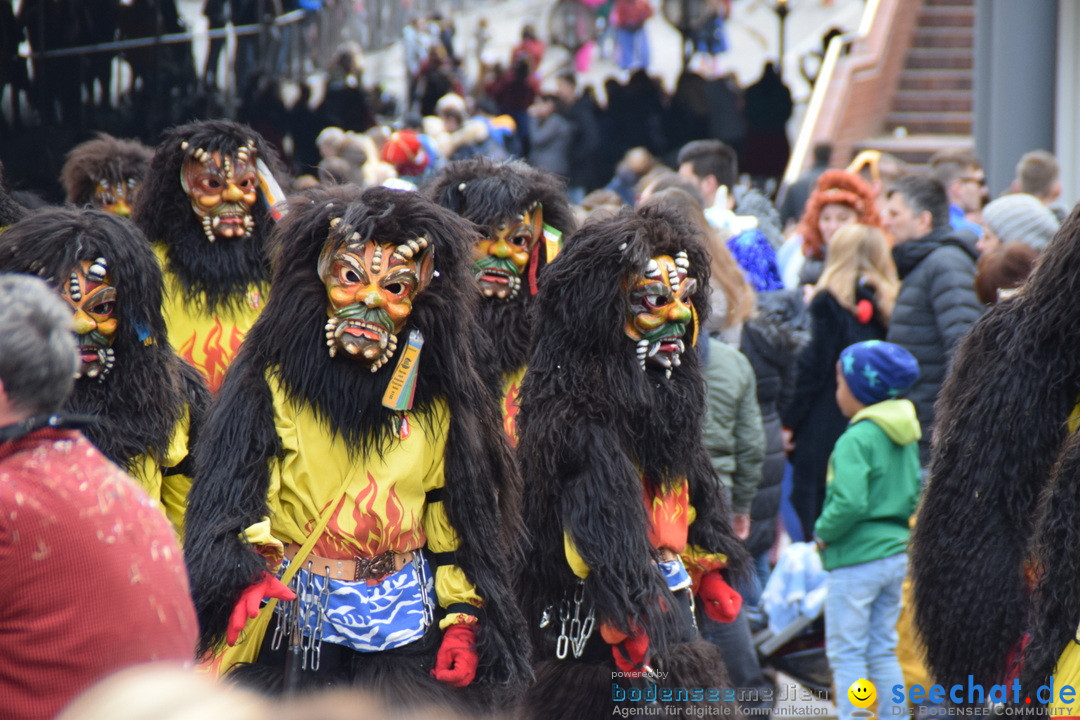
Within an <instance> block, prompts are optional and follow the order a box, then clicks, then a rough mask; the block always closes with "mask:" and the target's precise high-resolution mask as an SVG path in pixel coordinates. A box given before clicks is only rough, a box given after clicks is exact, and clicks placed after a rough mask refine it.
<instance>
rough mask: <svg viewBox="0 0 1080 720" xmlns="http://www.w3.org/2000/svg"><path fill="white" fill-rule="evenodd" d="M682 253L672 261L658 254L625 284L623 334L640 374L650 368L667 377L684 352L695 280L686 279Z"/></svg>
mask: <svg viewBox="0 0 1080 720" xmlns="http://www.w3.org/2000/svg"><path fill="white" fill-rule="evenodd" d="M689 269H690V262H689V259H688V258H687V255H686V253H685V252H679V253H677V254H676V255H675V257H674V258H672V257H671V256H670V255H660V256H658V257H654V258H652V259H650V260H649V262H648V265H647V266H646V268H645V272H644V274H642V275H638V276H635V277H632V278H631V279H630V280H629V282H628V285H627V291H628V293H627V311H626V326H625V332H626V335H627V337H629V338H630V339H631V340H633V341H634V345H635V350H636V353H637V361H638V364H639V365H640V366H641V369H642V371H645V370H646V369H647V368H648V367H649V366H650V365H652V366H655V367H659V368H662V369H663V370H664V374H665V375H666V376H667V377H671V371H672V369H673V368H677V367H679V365H680V364H681V363H682V355H683V353H684V352H686V341H685V336H686V331H687V329H688V328H689V327H690V324H691V323H692V322H693V317H694V314H693V309H692V305H691V301H690V296H691V295H693V293H694V290H695V288H696V287H697V281H696V280H695V279H694V278H692V277H689Z"/></svg>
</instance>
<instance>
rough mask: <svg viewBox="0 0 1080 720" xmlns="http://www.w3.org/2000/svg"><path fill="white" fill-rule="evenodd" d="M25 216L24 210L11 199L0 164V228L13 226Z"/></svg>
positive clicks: (2, 166)
mask: <svg viewBox="0 0 1080 720" xmlns="http://www.w3.org/2000/svg"><path fill="white" fill-rule="evenodd" d="M27 214H28V212H27V210H26V208H24V207H23V206H22V205H20V204H19V203H17V202H15V198H13V197H11V191H10V189H9V188H8V186H7V182H5V181H4V165H3V163H0V228H5V227H7V226H8V225H14V224H15V223H17V222H18V221H19V220H22V219H23V218H24V217H26V215H27Z"/></svg>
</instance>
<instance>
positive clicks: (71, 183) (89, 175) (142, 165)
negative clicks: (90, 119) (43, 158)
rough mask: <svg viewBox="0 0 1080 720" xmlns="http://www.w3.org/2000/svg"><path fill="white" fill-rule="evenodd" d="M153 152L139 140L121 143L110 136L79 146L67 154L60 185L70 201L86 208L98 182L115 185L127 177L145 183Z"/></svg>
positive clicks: (98, 137)
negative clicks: (105, 181)
mask: <svg viewBox="0 0 1080 720" xmlns="http://www.w3.org/2000/svg"><path fill="white" fill-rule="evenodd" d="M153 157H154V151H153V150H152V149H151V148H148V147H147V146H146V145H143V144H142V143H141V142H139V141H138V140H120V139H118V138H114V137H113V136H112V135H109V134H108V133H98V135H97V137H95V138H94V139H92V140H87V141H86V142H84V143H79V144H78V145H76V146H75V147H73V148H72V149H71V152H69V153H68V155H67V161H66V162H65V163H64V167H63V168H62V169H61V170H60V184H62V185H63V186H64V192H65V193H66V194H67V201H68V202H69V203H73V204H75V205H86V204H88V203H90V201H91V200H93V197H94V187H95V185H96V184H97V183H98V181H99V180H107V181H108V182H109V183H111V184H112V185H117V184H119V183H123V182H126V181H127V180H128V178H134V179H135V180H137V181H139V182H142V180H143V178H145V177H146V171H147V170H149V169H150V160H151V159H152V158H153Z"/></svg>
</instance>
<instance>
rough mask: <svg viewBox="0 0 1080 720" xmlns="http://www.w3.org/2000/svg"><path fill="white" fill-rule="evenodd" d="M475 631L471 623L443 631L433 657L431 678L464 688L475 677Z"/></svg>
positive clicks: (477, 661)
mask: <svg viewBox="0 0 1080 720" xmlns="http://www.w3.org/2000/svg"><path fill="white" fill-rule="evenodd" d="M479 662H480V658H478V657H477V656H476V630H474V629H473V626H472V623H457V624H455V625H451V626H450V627H448V628H446V630H444V631H443V636H442V645H440V646H439V653H438V654H437V655H436V656H435V668H434V669H433V670H432V671H431V677H433V678H435V679H436V680H439V681H441V682H444V683H446V684H447V685H453V686H454V687H465V686H466V685H468V684H469V683H471V682H472V681H473V678H475V677H476V666H477V665H478V664H479Z"/></svg>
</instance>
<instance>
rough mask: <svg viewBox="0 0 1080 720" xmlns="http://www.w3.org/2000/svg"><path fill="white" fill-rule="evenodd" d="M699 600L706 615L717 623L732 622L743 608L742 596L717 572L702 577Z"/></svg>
mask: <svg viewBox="0 0 1080 720" xmlns="http://www.w3.org/2000/svg"><path fill="white" fill-rule="evenodd" d="M698 599H699V600H700V601H701V602H702V609H703V610H704V611H705V614H706V615H708V616H709V617H710V618H712V619H713V620H715V621H716V622H722V623H728V622H731V621H732V620H734V619H735V618H736V617H737V616H738V614H739V609H740V608H742V595H739V593H738V592H736V591H735V588H733V587H731V586H730V585H728V584H727V583H726V582H724V578H723V576H721V575H720V573H719V572H718V571H716V570H714V571H712V572H709V573H705V574H704V575H702V576H701V586H700V587H699V588H698Z"/></svg>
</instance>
